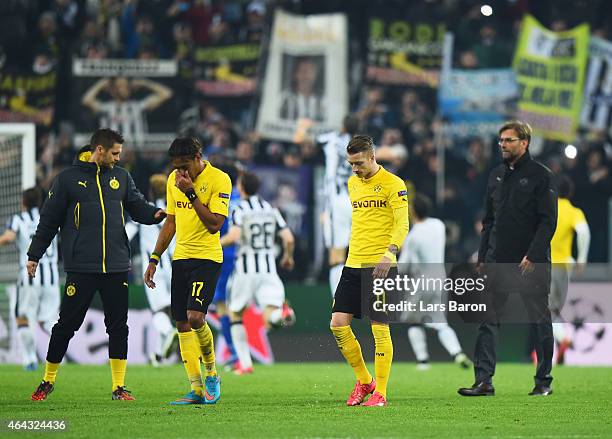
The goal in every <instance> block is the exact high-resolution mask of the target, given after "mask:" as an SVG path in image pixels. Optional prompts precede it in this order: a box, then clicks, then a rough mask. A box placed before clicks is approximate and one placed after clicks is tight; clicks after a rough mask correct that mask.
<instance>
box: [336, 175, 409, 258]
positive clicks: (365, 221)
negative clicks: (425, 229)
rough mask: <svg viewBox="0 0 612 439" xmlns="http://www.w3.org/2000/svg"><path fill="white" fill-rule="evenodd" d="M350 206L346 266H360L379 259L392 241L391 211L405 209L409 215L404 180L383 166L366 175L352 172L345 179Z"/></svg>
mask: <svg viewBox="0 0 612 439" xmlns="http://www.w3.org/2000/svg"><path fill="white" fill-rule="evenodd" d="M348 192H349V197H350V199H351V205H352V208H353V213H352V225H351V239H350V243H349V254H348V258H347V260H346V266H347V267H351V268H362V267H363V266H372V265H375V264H377V263H378V262H380V259H381V258H382V257H383V255H384V253H385V251H386V250H387V248H388V247H389V244H396V245H397V246H398V248H399V247H400V245H401V244H402V242H399V243H395V242H394V243H392V242H391V236H392V231H393V221H394V217H393V216H394V215H393V212H394V210H395V209H404V210H405V212H406V213H405V215H406V220H407V219H408V193H407V191H406V184H405V183H404V181H403V180H402V179H401V178H399V177H397V176H395V175H393V174H391V173H390V172H389V171H387V170H386V169H384V168H383V167H382V166H381V167H380V169H379V170H378V172H377V173H376V174H374V175H373V176H372V177H370V178H369V179H362V178H359V177H357V176H355V175H353V176H352V177H350V178H349V180H348Z"/></svg>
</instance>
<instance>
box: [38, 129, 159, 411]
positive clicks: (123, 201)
mask: <svg viewBox="0 0 612 439" xmlns="http://www.w3.org/2000/svg"><path fill="white" fill-rule="evenodd" d="M122 144H123V137H122V136H121V135H120V134H119V133H117V132H115V131H113V130H110V129H106V128H105V129H99V130H97V131H96V132H94V134H93V135H92V136H91V141H90V145H88V146H86V147H83V148H82V149H81V150H80V151H79V153H78V155H77V158H76V159H75V161H74V164H73V166H71V167H70V168H68V169H66V170H64V171H62V172H61V173H60V174H59V175H58V176H57V177H56V179H55V181H54V182H53V185H52V187H51V190H50V191H49V196H48V198H47V200H46V202H45V204H44V205H43V208H42V212H41V215H40V221H39V223H38V227H37V229H36V233H35V235H34V236H33V237H32V243H31V244H30V248H29V250H28V263H27V270H28V274H29V275H30V276H31V277H34V276H35V274H36V268H37V266H38V261H39V260H40V258H41V257H42V255H43V254H44V252H45V251H46V249H47V247H48V246H49V243H50V242H51V241H52V240H53V238H54V237H55V235H56V234H57V230H58V228H59V229H60V237H61V243H62V245H61V247H62V257H63V260H64V269H65V271H66V286H65V287H64V292H63V298H62V305H61V308H60V317H59V321H58V322H57V323H56V324H55V326H54V327H53V331H52V333H51V340H50V341H49V349H48V351H47V362H46V367H45V376H44V378H43V381H42V383H41V384H40V385H39V386H38V388H37V389H36V391H35V392H34V393H33V394H32V400H33V401H42V400H44V399H46V398H47V395H48V394H49V393H51V391H52V390H53V387H54V383H55V377H56V374H57V370H58V368H59V365H60V363H61V361H62V359H63V358H64V355H65V354H66V350H67V349H68V343H69V342H70V339H71V338H72V337H73V336H74V333H75V331H77V330H78V329H79V328H80V327H81V324H82V323H83V320H84V318H85V314H86V313H87V309H88V308H89V305H90V304H91V301H92V299H93V296H94V294H95V293H96V291H100V297H101V299H102V304H103V306H104V323H105V325H106V332H107V333H108V340H109V341H108V354H109V358H110V365H111V372H112V382H113V387H112V398H113V399H120V400H121V399H122V400H133V399H134V398H133V397H132V396H131V395H130V393H129V392H128V391H127V390H125V387H124V379H125V369H126V364H127V341H128V326H127V312H128V282H127V280H128V270H129V267H130V247H129V242H128V239H127V234H126V232H125V214H124V211H127V212H128V213H129V215H130V216H131V218H132V219H133V220H134V221H136V222H139V223H142V224H156V223H159V222H161V221H162V220H163V219H164V217H165V212H164V210H163V209H159V208H157V207H155V206H154V205H152V204H149V203H147V202H146V200H145V199H144V197H143V196H142V194H141V193H140V192H139V191H138V189H137V188H136V186H135V185H134V181H133V180H132V177H131V176H130V174H129V173H128V172H127V171H126V170H125V169H123V168H121V167H119V166H116V164H117V162H119V156H120V155H121V150H122Z"/></svg>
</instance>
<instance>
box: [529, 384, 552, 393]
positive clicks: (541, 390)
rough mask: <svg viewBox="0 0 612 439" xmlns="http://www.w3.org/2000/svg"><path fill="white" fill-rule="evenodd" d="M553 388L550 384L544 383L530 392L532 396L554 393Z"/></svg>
mask: <svg viewBox="0 0 612 439" xmlns="http://www.w3.org/2000/svg"><path fill="white" fill-rule="evenodd" d="M552 393H553V390H552V387H550V386H545V385H544V384H537V385H536V386H535V387H534V388H533V390H532V391H531V392H529V395H530V396H548V395H552Z"/></svg>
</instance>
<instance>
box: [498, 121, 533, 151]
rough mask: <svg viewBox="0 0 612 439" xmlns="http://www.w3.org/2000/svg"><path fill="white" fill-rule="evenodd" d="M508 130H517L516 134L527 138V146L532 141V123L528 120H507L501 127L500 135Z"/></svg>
mask: <svg viewBox="0 0 612 439" xmlns="http://www.w3.org/2000/svg"><path fill="white" fill-rule="evenodd" d="M506 130H514V131H516V135H517V136H518V138H519V139H521V140H527V146H529V144H530V143H531V134H532V132H533V130H532V129H531V125H529V124H528V123H527V122H523V121H522V120H511V121H509V122H506V123H505V124H504V125H503V126H502V127H501V128H500V129H499V135H501V133H502V132H504V131H506Z"/></svg>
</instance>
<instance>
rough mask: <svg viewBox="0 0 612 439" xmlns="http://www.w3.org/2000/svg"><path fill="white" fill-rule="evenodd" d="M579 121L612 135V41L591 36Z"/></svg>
mask: <svg viewBox="0 0 612 439" xmlns="http://www.w3.org/2000/svg"><path fill="white" fill-rule="evenodd" d="M580 122H581V124H582V125H583V126H585V127H588V128H594V129H599V130H608V133H610V135H612V42H610V41H606V40H603V39H601V38H597V37H591V41H590V45H589V67H588V71H587V77H586V82H585V87H584V104H583V106H582V115H581V118H580Z"/></svg>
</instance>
